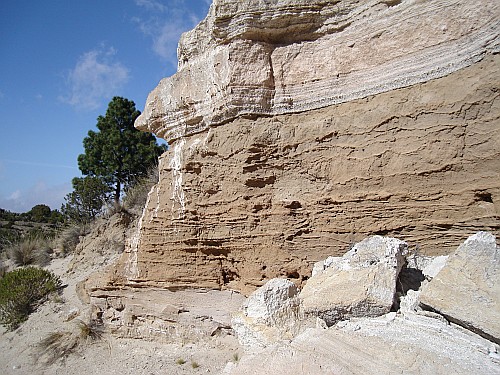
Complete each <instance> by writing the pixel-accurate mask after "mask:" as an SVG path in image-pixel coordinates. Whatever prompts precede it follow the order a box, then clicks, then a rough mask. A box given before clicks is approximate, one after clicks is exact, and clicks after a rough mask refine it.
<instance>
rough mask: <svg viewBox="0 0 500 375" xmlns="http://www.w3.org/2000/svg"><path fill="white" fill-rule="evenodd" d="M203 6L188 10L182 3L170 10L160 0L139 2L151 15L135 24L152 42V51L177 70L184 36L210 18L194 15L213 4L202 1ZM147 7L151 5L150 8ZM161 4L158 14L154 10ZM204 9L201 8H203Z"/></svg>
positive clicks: (174, 4)
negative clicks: (178, 53) (184, 33)
mask: <svg viewBox="0 0 500 375" xmlns="http://www.w3.org/2000/svg"><path fill="white" fill-rule="evenodd" d="M199 1H200V3H203V4H204V5H203V6H200V7H193V6H190V7H189V6H188V5H187V4H186V3H185V2H184V1H182V0H174V1H172V2H170V3H169V6H168V7H166V6H164V5H163V3H162V2H160V1H158V0H136V4H137V5H139V6H142V7H144V8H145V9H146V10H148V11H149V12H146V13H145V14H144V15H142V16H139V17H134V18H133V19H132V21H133V22H135V23H136V24H137V26H138V27H139V29H140V30H141V31H142V32H143V33H144V34H145V35H147V36H149V37H150V38H151V41H152V50H153V51H154V52H155V53H156V54H157V55H158V56H159V57H161V58H162V60H164V61H166V62H168V63H170V64H171V65H172V66H174V67H177V44H178V43H179V39H180V36H181V34H182V33H183V32H185V31H188V30H191V29H192V28H193V27H194V26H196V24H197V23H198V22H199V21H200V20H201V19H202V17H205V15H206V14H204V13H203V14H202V13H200V12H199V13H194V12H193V10H192V9H194V8H196V9H198V10H201V9H203V11H204V10H205V9H206V8H207V5H209V4H210V3H211V2H210V1H207V0H199ZM146 4H147V5H146ZM153 4H157V5H158V6H157V7H156V10H160V9H161V11H160V13H161V14H160V15H159V14H158V12H153V11H152V10H153V7H154V6H155V5H153ZM200 5H201V4H200Z"/></svg>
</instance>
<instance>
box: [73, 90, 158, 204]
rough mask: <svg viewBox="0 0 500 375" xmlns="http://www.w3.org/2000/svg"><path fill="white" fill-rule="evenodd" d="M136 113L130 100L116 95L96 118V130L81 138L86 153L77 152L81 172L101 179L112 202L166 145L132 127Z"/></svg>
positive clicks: (116, 199)
mask: <svg viewBox="0 0 500 375" xmlns="http://www.w3.org/2000/svg"><path fill="white" fill-rule="evenodd" d="M139 115H140V112H139V111H138V110H136V108H135V103H134V102H133V101H131V100H128V99H125V98H121V97H116V96H115V97H114V98H113V99H112V100H111V102H110V103H109V105H108V109H107V111H106V115H105V116H99V117H98V118H97V129H98V131H97V132H96V131H93V130H90V131H89V132H88V136H87V137H85V139H84V140H83V146H84V149H85V153H84V154H81V155H79V156H78V166H79V168H80V170H81V171H82V173H83V174H84V175H88V176H91V177H98V178H100V179H102V181H103V182H104V183H105V184H106V185H107V186H109V188H110V192H112V196H113V199H114V201H115V202H119V200H120V195H121V193H122V190H123V188H124V187H128V186H130V185H131V184H133V183H134V182H135V181H137V180H138V179H139V178H141V177H143V176H145V175H146V174H147V171H148V169H149V168H150V166H151V165H153V164H154V163H156V162H157V159H158V156H159V155H160V154H161V153H163V152H164V151H165V149H166V148H165V147H164V146H158V145H157V143H156V138H155V137H154V136H153V135H152V134H150V133H144V132H141V131H139V130H137V129H135V128H134V121H135V119H136V118H137V117H138V116H139Z"/></svg>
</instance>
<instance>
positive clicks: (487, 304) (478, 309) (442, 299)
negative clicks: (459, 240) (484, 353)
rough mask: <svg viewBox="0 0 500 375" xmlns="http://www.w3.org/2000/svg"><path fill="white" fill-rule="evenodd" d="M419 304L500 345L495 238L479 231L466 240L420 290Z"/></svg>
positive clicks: (499, 253) (499, 252)
mask: <svg viewBox="0 0 500 375" xmlns="http://www.w3.org/2000/svg"><path fill="white" fill-rule="evenodd" d="M420 302H421V304H422V305H424V306H425V307H427V308H431V309H432V310H435V311H437V312H439V313H440V314H442V315H444V316H446V317H447V319H449V320H451V321H453V322H455V323H458V324H460V325H463V326H465V327H466V328H468V329H470V330H472V331H474V332H476V333H479V334H480V335H482V336H484V337H486V338H488V339H489V340H491V341H494V342H496V343H497V344H500V320H499V318H500V248H499V247H498V246H497V244H496V239H495V236H493V235H492V234H491V233H486V232H479V233H476V234H475V235H473V236H471V237H469V238H468V239H467V240H466V241H465V242H464V243H463V244H462V245H460V247H459V248H458V249H457V250H456V251H455V252H454V253H453V254H451V255H450V256H449V257H448V260H447V262H446V266H445V267H443V269H441V270H440V271H439V273H438V274H437V275H436V276H435V277H434V278H433V279H432V281H431V282H429V283H428V284H427V285H425V286H424V287H423V290H422V292H421V293H420Z"/></svg>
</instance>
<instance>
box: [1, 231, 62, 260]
mask: <svg viewBox="0 0 500 375" xmlns="http://www.w3.org/2000/svg"><path fill="white" fill-rule="evenodd" d="M52 251H53V250H52V244H51V240H49V239H47V238H45V237H42V236H33V237H28V238H25V239H24V240H21V241H20V242H18V243H15V244H13V245H11V246H9V247H8V248H7V256H8V257H9V259H10V260H12V261H13V262H14V264H16V265H17V266H28V265H31V264H36V265H39V266H45V265H47V264H48V263H49V262H50V254H51V253H52Z"/></svg>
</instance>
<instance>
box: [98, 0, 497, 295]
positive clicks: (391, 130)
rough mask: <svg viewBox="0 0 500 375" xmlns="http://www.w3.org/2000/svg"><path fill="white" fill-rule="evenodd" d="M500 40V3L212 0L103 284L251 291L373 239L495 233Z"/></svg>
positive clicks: (433, 246) (432, 248)
mask: <svg viewBox="0 0 500 375" xmlns="http://www.w3.org/2000/svg"><path fill="white" fill-rule="evenodd" d="M499 35H500V4H498V3H497V2H494V1H432V2H427V1H410V0H408V1H364V2H357V1H318V0H315V1H300V0H295V1H291V0H280V1H267V2H265V3H263V2H260V1H244V2H234V1H228V0H216V1H214V3H213V4H212V6H211V8H210V11H209V14H208V16H207V18H206V19H205V20H204V21H202V22H201V23H200V24H199V25H198V26H197V27H196V28H195V29H194V30H193V31H191V32H188V33H186V34H184V35H183V37H182V38H181V41H180V43H179V70H178V72H177V73H176V74H175V75H174V76H172V77H170V78H166V79H164V80H162V81H161V82H160V84H159V85H158V87H157V88H156V89H155V90H153V92H152V93H151V94H150V96H149V98H148V101H147V104H146V108H145V110H144V113H143V114H142V115H141V116H140V118H138V120H137V122H136V126H137V127H138V128H139V129H143V130H147V131H152V132H154V133H155V134H157V135H158V136H161V137H164V138H165V139H166V140H167V141H168V142H169V143H170V149H169V151H167V152H166V153H165V154H164V155H163V156H162V157H161V159H160V166H159V169H160V172H159V173H160V180H159V183H158V184H157V185H156V186H155V187H154V188H153V189H152V190H151V192H150V194H149V199H148V203H147V205H146V208H145V210H144V212H143V215H142V218H141V219H140V222H139V229H138V232H137V234H136V235H135V236H133V238H132V240H131V241H130V244H129V245H128V246H127V248H126V251H125V253H124V255H123V256H122V258H121V260H120V262H119V263H118V264H117V266H116V267H115V268H114V269H113V270H112V271H111V274H112V277H111V279H110V281H109V283H108V286H107V287H105V288H106V289H107V290H109V289H110V288H112V287H113V288H116V287H123V286H127V287H131V288H144V287H155V288H167V289H170V290H178V289H182V288H186V287H197V288H215V289H221V288H222V289H225V288H227V289H236V290H239V291H242V292H243V293H250V292H252V291H253V290H255V288H257V287H259V286H261V285H263V284H264V283H265V281H266V280H268V279H271V278H274V277H285V278H289V279H291V280H293V281H294V282H295V283H296V284H298V285H300V284H301V283H303V281H305V280H306V279H307V278H308V277H310V273H311V268H312V265H313V263H315V262H317V261H319V260H321V259H325V258H327V257H328V256H340V255H342V254H343V253H344V252H346V251H347V250H349V248H350V247H351V246H352V244H354V243H355V242H357V241H359V240H361V239H363V238H365V237H367V236H369V235H390V236H393V237H397V238H399V239H402V240H404V241H406V242H407V243H408V245H409V249H410V252H420V253H422V254H427V255H443V254H448V253H449V252H451V251H453V250H454V249H456V247H457V246H458V245H459V244H460V242H462V241H463V239H464V238H467V237H468V236H469V235H471V234H472V233H475V232H477V231H478V230H485V231H489V232H491V233H493V234H495V235H496V236H499V235H500V232H499V228H500V205H499V203H498V202H499V199H500V162H499V160H500V98H499V88H500V59H499V54H498V52H499V50H500V37H499ZM96 290H97V289H96ZM95 293H96V294H98V292H95ZM99 293H100V292H99ZM101 294H102V293H101Z"/></svg>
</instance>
